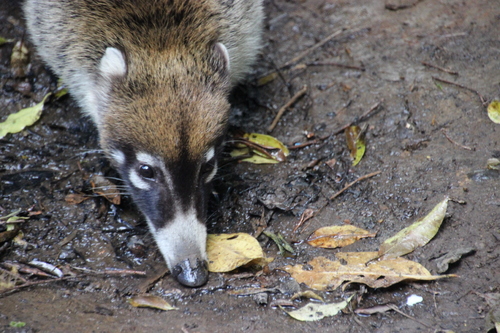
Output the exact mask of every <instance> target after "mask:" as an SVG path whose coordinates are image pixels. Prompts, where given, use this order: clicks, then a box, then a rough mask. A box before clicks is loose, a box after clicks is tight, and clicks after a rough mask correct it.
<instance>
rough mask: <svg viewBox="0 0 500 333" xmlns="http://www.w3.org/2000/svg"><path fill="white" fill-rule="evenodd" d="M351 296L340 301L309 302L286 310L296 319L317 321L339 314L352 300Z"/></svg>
mask: <svg viewBox="0 0 500 333" xmlns="http://www.w3.org/2000/svg"><path fill="white" fill-rule="evenodd" d="M351 298H352V296H351V297H349V298H348V299H347V300H346V301H342V302H340V303H330V304H318V303H308V304H306V305H305V306H304V307H302V308H300V309H297V310H293V311H285V310H284V309H283V308H282V310H283V311H285V312H286V313H288V315H289V316H290V317H292V318H294V319H297V320H300V321H317V320H321V319H323V318H325V317H332V316H335V315H337V314H338V313H339V312H340V311H342V310H343V309H345V308H346V307H347V304H349V302H350V301H351Z"/></svg>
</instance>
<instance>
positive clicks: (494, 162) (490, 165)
mask: <svg viewBox="0 0 500 333" xmlns="http://www.w3.org/2000/svg"><path fill="white" fill-rule="evenodd" d="M486 168H487V169H490V170H500V159H498V158H488V161H487V162H486Z"/></svg>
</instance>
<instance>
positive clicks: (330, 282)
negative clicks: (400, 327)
mask: <svg viewBox="0 0 500 333" xmlns="http://www.w3.org/2000/svg"><path fill="white" fill-rule="evenodd" d="M336 256H337V258H339V259H340V261H332V260H329V259H327V258H324V257H317V258H314V259H313V260H311V261H310V262H308V266H312V267H313V268H312V269H303V268H302V265H296V266H285V267H283V268H282V269H284V270H285V271H287V272H288V273H290V274H291V275H292V277H293V278H294V279H295V280H297V282H298V283H305V284H306V285H307V286H308V287H310V288H313V289H316V290H334V289H337V288H338V287H339V286H340V285H341V284H342V283H344V282H349V283H352V282H354V283H363V284H366V285H367V286H369V287H372V288H386V287H389V286H391V285H393V284H395V283H398V282H401V281H405V280H424V281H432V280H436V279H441V278H445V277H452V276H455V275H431V273H430V272H429V271H428V270H427V269H426V268H425V267H423V266H422V265H420V264H418V263H416V262H413V261H410V260H407V259H403V258H395V259H386V260H379V261H372V260H373V259H375V258H377V257H378V253H377V252H343V253H337V254H336ZM370 261H372V262H371V263H369V264H368V265H367V264H366V263H368V262H370Z"/></svg>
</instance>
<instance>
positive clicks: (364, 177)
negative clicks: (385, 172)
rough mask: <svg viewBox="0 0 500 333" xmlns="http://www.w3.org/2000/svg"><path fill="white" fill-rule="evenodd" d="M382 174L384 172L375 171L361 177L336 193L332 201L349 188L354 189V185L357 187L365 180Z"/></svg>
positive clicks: (331, 198)
mask: <svg viewBox="0 0 500 333" xmlns="http://www.w3.org/2000/svg"><path fill="white" fill-rule="evenodd" d="M381 172H382V171H375V172H372V173H369V174H367V175H364V176H361V177H359V178H358V179H356V180H355V181H353V182H351V183H349V184H347V185H346V186H344V188H343V189H341V190H340V191H338V192H337V193H335V194H334V195H332V196H331V197H330V200H333V199H335V198H336V197H338V196H339V195H341V194H342V193H344V191H345V190H347V189H348V188H350V187H352V186H353V185H355V184H356V183H359V182H360V181H362V180H365V179H367V178H371V177H373V176H376V175H378V174H379V173H381Z"/></svg>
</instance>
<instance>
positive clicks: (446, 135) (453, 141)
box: [441, 128, 475, 151]
mask: <svg viewBox="0 0 500 333" xmlns="http://www.w3.org/2000/svg"><path fill="white" fill-rule="evenodd" d="M441 132H443V134H444V136H445V138H447V139H448V141H450V142H451V143H453V144H454V145H457V146H459V147H461V148H463V149H466V150H472V151H474V150H475V149H474V148H471V147H469V146H464V145H462V144H460V143H458V142H456V141H455V140H453V139H452V138H450V137H449V136H448V132H446V130H445V129H444V128H442V129H441Z"/></svg>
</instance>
